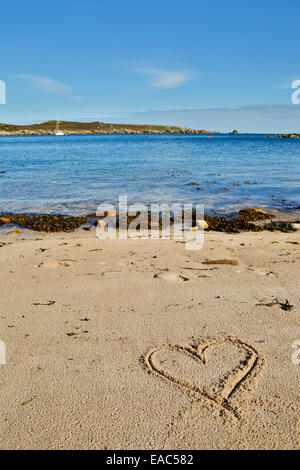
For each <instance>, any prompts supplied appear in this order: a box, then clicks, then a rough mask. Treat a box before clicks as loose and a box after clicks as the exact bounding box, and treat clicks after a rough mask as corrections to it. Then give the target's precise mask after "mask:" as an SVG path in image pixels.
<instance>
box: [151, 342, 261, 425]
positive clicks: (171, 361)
mask: <svg viewBox="0 0 300 470" xmlns="http://www.w3.org/2000/svg"><path fill="white" fill-rule="evenodd" d="M257 361H258V353H257V352H256V351H255V349H254V348H252V346H249V345H248V344H246V343H243V342H242V341H240V340H239V339H237V338H221V339H220V338H216V339H212V340H210V341H207V342H206V343H204V344H201V345H200V346H198V347H197V348H192V347H186V346H180V345H162V346H158V347H157V348H155V349H152V350H151V351H149V352H148V354H147V355H146V357H145V363H146V365H147V367H148V369H150V370H151V371H152V372H154V373H155V374H157V375H159V376H160V377H163V378H165V379H168V380H170V381H171V382H173V383H175V384H177V385H179V386H181V387H183V388H186V389H188V390H189V391H192V392H196V393H197V394H199V395H201V396H202V397H205V398H207V399H209V400H211V401H213V402H215V403H216V404H218V405H219V406H221V407H223V408H225V409H226V410H227V411H230V412H231V413H232V414H233V415H235V416H236V417H238V413H237V412H236V410H235V409H234V408H233V406H232V405H231V403H230V401H229V398H230V397H231V395H232V393H233V392H234V391H235V390H236V389H237V387H238V386H239V385H240V384H241V383H242V382H243V381H245V379H246V377H247V376H248V375H249V374H250V373H251V371H252V370H253V368H254V367H255V365H256V364H257Z"/></svg>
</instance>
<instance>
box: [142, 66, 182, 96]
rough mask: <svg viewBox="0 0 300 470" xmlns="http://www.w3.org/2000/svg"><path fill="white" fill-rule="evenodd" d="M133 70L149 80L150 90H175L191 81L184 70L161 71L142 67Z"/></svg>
mask: <svg viewBox="0 0 300 470" xmlns="http://www.w3.org/2000/svg"><path fill="white" fill-rule="evenodd" d="M135 70H136V71H137V72H139V73H140V74H142V75H147V76H148V77H149V78H150V83H149V87H150V89H151V90H167V89H168V88H177V87H179V86H181V85H183V84H184V83H186V82H187V81H188V80H190V79H191V73H190V72H188V71H186V70H182V71H176V70H161V69H153V68H144V67H141V68H136V69H135Z"/></svg>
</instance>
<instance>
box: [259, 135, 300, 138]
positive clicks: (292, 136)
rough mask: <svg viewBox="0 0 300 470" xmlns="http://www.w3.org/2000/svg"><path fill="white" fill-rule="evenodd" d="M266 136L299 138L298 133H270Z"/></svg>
mask: <svg viewBox="0 0 300 470" xmlns="http://www.w3.org/2000/svg"><path fill="white" fill-rule="evenodd" d="M266 137H281V138H282V139H300V134H271V135H266Z"/></svg>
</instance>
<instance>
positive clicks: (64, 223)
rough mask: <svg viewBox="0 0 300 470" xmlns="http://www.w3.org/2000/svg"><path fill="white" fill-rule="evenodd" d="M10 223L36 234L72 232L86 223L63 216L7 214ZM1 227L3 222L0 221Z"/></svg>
mask: <svg viewBox="0 0 300 470" xmlns="http://www.w3.org/2000/svg"><path fill="white" fill-rule="evenodd" d="M0 216H1V215H0ZM3 217H7V218H9V220H10V222H11V223H14V224H16V225H19V226H20V227H23V228H27V229H30V230H35V231H37V232H73V231H74V230H75V229H77V228H79V227H80V226H81V225H82V224H84V223H85V222H86V221H87V218H86V217H66V216H63V215H51V214H45V215H36V214H9V215H4V216H3ZM0 224H1V225H3V222H1V221H0Z"/></svg>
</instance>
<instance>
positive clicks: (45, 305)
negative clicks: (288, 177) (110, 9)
mask: <svg viewBox="0 0 300 470" xmlns="http://www.w3.org/2000/svg"><path fill="white" fill-rule="evenodd" d="M1 242H2V243H1V247H0V263H1V271H0V282H1V284H2V285H5V289H3V290H2V294H1V301H2V315H1V340H2V341H5V344H6V348H7V355H6V356H7V357H6V365H5V366H1V369H0V373H1V383H2V386H1V390H0V396H1V401H2V403H5V406H3V407H2V408H1V411H0V416H1V434H0V447H1V448H5V449H19V448H22V449H76V448H79V449H142V448H144V449H208V448H210V449H245V448H249V449H299V448H300V434H299V419H298V416H299V411H300V409H299V399H298V383H299V378H300V375H299V374H300V366H299V365H298V366H297V365H294V364H293V363H292V354H293V353H294V352H295V350H294V349H293V347H292V344H293V342H294V341H296V340H298V339H299V327H300V322H299V305H300V297H299V289H298V279H299V275H300V272H299V263H298V262H297V259H298V258H299V256H300V252H299V232H294V233H278V232H277V233H270V232H259V233H249V232H247V233H246V232H245V233H240V234H226V233H217V232H209V233H205V242H204V246H203V249H202V250H199V251H194V252H192V251H186V250H185V244H184V242H176V241H175V240H106V241H100V240H99V239H98V238H97V237H96V236H95V235H94V233H93V232H84V231H81V232H78V231H77V232H75V233H68V234H66V233H52V234H45V233H38V234H37V233H34V234H31V236H28V237H26V238H24V237H11V236H9V235H7V236H4V235H3V236H1ZM217 260H223V262H222V263H221V261H219V262H218V261H217ZM224 260H228V263H224ZM12 293H13V295H12ZM83 293H84V294H83ZM286 300H287V301H288V305H289V306H290V308H289V309H288V311H287V310H286V309H284V305H285V304H286ZM167 345H171V346H167ZM204 345H206V346H205V347H208V349H207V351H206V356H205V357H206V365H204V364H202V363H201V362H199V363H194V361H191V359H190V358H189V356H188V350H189V348H192V349H193V348H194V349H193V350H194V351H195V350H196V349H195V348H196V347H198V349H199V348H201V347H204ZM174 348H175V349H174ZM176 348H177V349H176ZM178 348H183V349H182V351H183V353H180V352H178ZM179 351H180V350H179ZM245 351H250V352H248V353H246V354H247V357H248V355H249V357H248V359H247V358H246V359H245ZM251 351H252V352H251ZM253 354H254V356H253ZM149 357H151V359H149ZM253 358H254V359H255V361H256V362H255V365H254V364H253V362H251V361H252V359H253ZM149 360H150V362H149ZM174 361H175V362H174ZM240 361H246V362H245V365H242V366H241V367H242V369H241V372H237V369H236V366H237V364H239V362H240ZM161 367H163V369H161ZM195 367H196V369H195ZM238 370H239V369H238ZM160 371H161V372H160ZM240 373H241V374H242V383H241V385H240V386H238V387H236V388H234V387H235V383H236V381H237V380H239V379H238V377H239V375H236V374H240ZM164 374H167V376H165V375H164ZM224 374H225V376H227V377H228V378H227V379H226V381H225V382H224V378H223V377H224ZM194 380H196V382H193V381H194ZM190 384H191V386H192V387H194V391H192V390H191V389H190V388H189V387H190ZM192 384H194V385H192ZM225 385H226V387H227V386H228V387H229V390H231V389H232V388H234V392H232V393H230V397H229V398H228V406H226V407H224V406H223V404H222V403H223V402H222V400H221V401H220V397H222V394H223V393H225V390H227V389H226V387H225ZM224 387H225V388H224ZM205 390H206V391H205ZM226 393H227V392H226Z"/></svg>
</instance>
